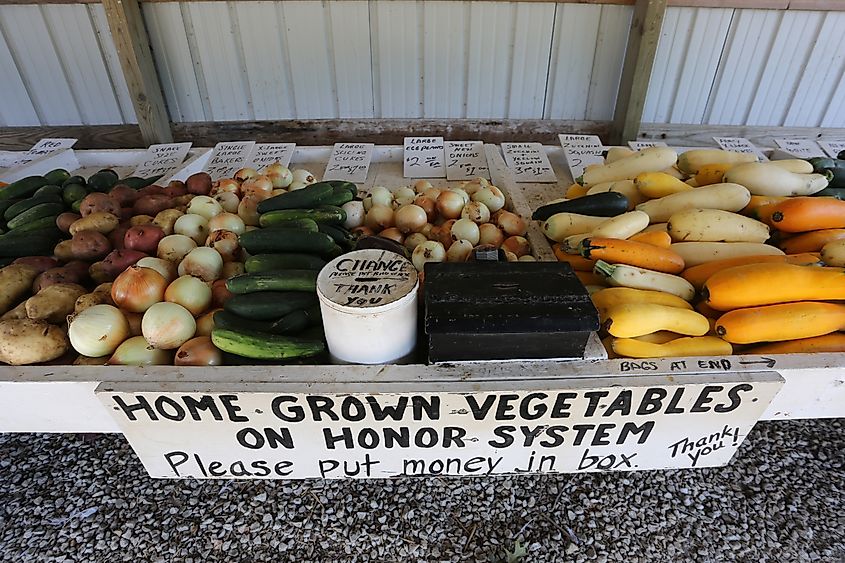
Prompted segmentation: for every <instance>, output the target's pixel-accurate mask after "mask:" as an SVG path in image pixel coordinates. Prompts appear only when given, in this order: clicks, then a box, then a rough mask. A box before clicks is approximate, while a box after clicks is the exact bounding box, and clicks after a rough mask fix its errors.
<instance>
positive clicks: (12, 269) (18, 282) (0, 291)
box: [0, 264, 39, 313]
mask: <svg viewBox="0 0 845 563" xmlns="http://www.w3.org/2000/svg"><path fill="white" fill-rule="evenodd" d="M38 276H39V273H38V269H36V268H34V267H32V266H29V265H27V264H10V265H9V266H6V267H5V268H3V269H0V313H5V312H6V311H8V310H9V309H11V308H12V307H14V306H15V305H17V304H18V302H19V301H20V300H21V299H23V298H24V297H26V296H27V295H29V292H30V291H31V290H32V284H33V283H34V282H35V280H36V278H37V277H38Z"/></svg>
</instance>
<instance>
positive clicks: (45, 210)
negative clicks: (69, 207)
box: [6, 203, 65, 230]
mask: <svg viewBox="0 0 845 563" xmlns="http://www.w3.org/2000/svg"><path fill="white" fill-rule="evenodd" d="M64 210H65V205H64V204H63V203H39V204H38V205H36V206H34V207H30V208H29V209H27V210H26V211H24V212H23V213H21V214H19V215H15V217H14V218H12V219H9V220H8V221H7V222H6V226H7V227H9V228H10V229H12V230H15V229H16V228H18V227H21V226H23V225H26V224H27V223H31V222H32V221H35V220H36V219H41V218H43V217H53V219H54V220H55V218H56V216H57V215H58V214H59V213H61V212H63V211H64Z"/></svg>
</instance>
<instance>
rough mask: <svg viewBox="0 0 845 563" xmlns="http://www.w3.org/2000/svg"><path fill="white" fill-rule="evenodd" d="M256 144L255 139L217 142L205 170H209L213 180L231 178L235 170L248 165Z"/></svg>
mask: <svg viewBox="0 0 845 563" xmlns="http://www.w3.org/2000/svg"><path fill="white" fill-rule="evenodd" d="M254 146H255V141H233V142H228V143H217V144H216V145H215V146H214V152H212V153H211V156H210V157H209V159H208V162H207V163H206V165H205V168H204V170H205V171H206V172H208V174H209V176H211V179H212V180H219V179H220V178H231V177H232V176H234V174H235V172H237V171H238V170H240V169H241V168H243V167H244V165H246V159H247V158H248V157H249V154H250V153H251V152H252V147H254Z"/></svg>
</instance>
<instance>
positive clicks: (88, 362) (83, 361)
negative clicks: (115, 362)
mask: <svg viewBox="0 0 845 563" xmlns="http://www.w3.org/2000/svg"><path fill="white" fill-rule="evenodd" d="M110 357H111V356H100V357H99V358H90V357H88V356H79V357H78V358H76V359H75V360H74V361H73V365H75V366H104V365H106V364H107V363H108V361H109V358H110Z"/></svg>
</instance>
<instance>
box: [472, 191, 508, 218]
mask: <svg viewBox="0 0 845 563" xmlns="http://www.w3.org/2000/svg"><path fill="white" fill-rule="evenodd" d="M471 199H472V201H480V202H481V203H483V204H484V205H486V206H487V209H489V210H490V213H495V212H496V211H498V210H500V209H501V208H503V207H504V206H505V194H503V193H502V190H500V189H499V188H497V187H496V186H488V187H486V188H481V189H480V190H478V191H477V192H475V193H474V194H472V197H471Z"/></svg>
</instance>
